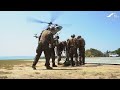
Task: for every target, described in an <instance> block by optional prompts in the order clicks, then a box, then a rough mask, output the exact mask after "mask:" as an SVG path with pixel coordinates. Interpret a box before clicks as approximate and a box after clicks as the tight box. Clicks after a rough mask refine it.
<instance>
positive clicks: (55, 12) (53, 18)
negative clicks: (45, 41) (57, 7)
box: [51, 11, 62, 22]
mask: <svg viewBox="0 0 120 90" xmlns="http://www.w3.org/2000/svg"><path fill="white" fill-rule="evenodd" d="M61 14H62V12H61V11H53V12H51V22H54V21H55V20H56V19H57V18H58V17H59V16H60V15H61Z"/></svg>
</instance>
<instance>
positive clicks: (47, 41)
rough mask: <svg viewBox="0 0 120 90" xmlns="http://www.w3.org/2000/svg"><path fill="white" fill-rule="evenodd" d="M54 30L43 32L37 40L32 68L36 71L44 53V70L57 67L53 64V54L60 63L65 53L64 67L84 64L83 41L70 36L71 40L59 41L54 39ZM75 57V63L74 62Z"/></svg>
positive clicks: (57, 37)
mask: <svg viewBox="0 0 120 90" xmlns="http://www.w3.org/2000/svg"><path fill="white" fill-rule="evenodd" d="M57 29H59V30H61V29H62V27H61V26H59V27H57ZM55 31H56V28H55V27H51V28H47V29H46V30H43V31H42V32H41V34H40V36H39V38H38V47H37V49H36V56H35V58H34V61H33V64H32V68H33V69H34V70H36V64H37V63H38V60H39V58H40V56H41V54H42V51H44V55H45V60H46V61H45V67H46V69H53V68H52V67H57V65H56V64H55V56H56V55H55V54H57V60H58V61H57V63H58V65H61V64H62V63H60V61H61V58H62V53H63V52H65V57H66V60H65V62H64V65H65V66H68V65H71V66H75V65H76V66H79V65H84V64H85V40H84V39H83V38H82V37H81V36H78V37H77V38H76V37H75V35H74V34H73V35H71V38H70V39H68V40H67V41H61V42H60V41H59V36H56V37H54V35H55V34H56V32H55ZM74 57H75V61H74ZM50 59H52V67H50Z"/></svg>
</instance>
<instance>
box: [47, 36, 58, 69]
mask: <svg viewBox="0 0 120 90" xmlns="http://www.w3.org/2000/svg"><path fill="white" fill-rule="evenodd" d="M58 37H59V36H56V37H55V38H54V42H53V44H52V45H50V47H49V48H50V57H51V58H52V66H53V67H57V65H55V46H57V44H58Z"/></svg>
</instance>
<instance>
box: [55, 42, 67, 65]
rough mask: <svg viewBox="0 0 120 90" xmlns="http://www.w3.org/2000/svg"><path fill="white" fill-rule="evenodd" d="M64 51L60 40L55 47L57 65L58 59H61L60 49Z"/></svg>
mask: <svg viewBox="0 0 120 90" xmlns="http://www.w3.org/2000/svg"><path fill="white" fill-rule="evenodd" d="M63 50H64V51H65V48H64V43H63V42H60V43H59V44H58V45H57V47H56V54H57V58H58V65H60V61H61V55H62V51H63Z"/></svg>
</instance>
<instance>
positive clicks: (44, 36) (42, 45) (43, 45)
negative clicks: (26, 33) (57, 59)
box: [32, 30, 53, 69]
mask: <svg viewBox="0 0 120 90" xmlns="http://www.w3.org/2000/svg"><path fill="white" fill-rule="evenodd" d="M49 43H51V44H52V43H53V34H52V33H51V31H50V30H43V31H42V33H41V35H40V37H39V43H38V47H37V49H36V56H35V59H34V62H33V64H32V68H33V69H36V67H35V66H36V64H37V62H38V60H39V58H40V56H41V54H42V51H44V54H45V59H46V62H45V66H46V68H47V69H52V68H51V67H50V49H49Z"/></svg>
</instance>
